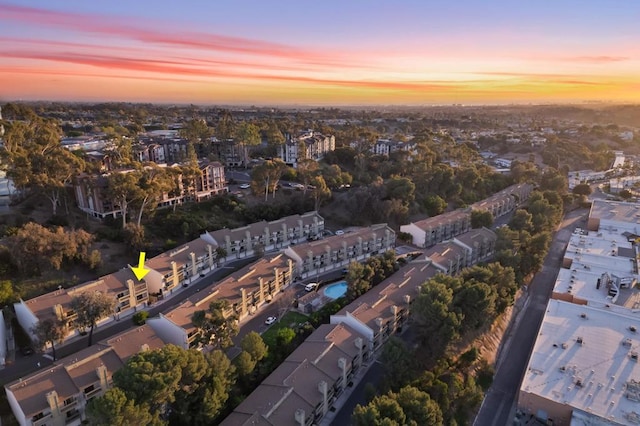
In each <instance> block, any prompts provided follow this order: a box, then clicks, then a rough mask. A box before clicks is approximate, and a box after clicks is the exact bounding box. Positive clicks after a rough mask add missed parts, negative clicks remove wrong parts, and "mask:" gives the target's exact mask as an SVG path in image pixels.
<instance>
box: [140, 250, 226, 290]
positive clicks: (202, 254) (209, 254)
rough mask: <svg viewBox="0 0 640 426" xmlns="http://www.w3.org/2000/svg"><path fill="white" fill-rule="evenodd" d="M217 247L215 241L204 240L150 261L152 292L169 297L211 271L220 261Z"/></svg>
mask: <svg viewBox="0 0 640 426" xmlns="http://www.w3.org/2000/svg"><path fill="white" fill-rule="evenodd" d="M216 248H217V245H216V244H215V243H214V242H208V241H207V240H205V239H204V238H202V237H200V238H196V239H195V240H193V241H190V242H188V243H187V244H183V245H181V246H179V247H176V248H175V249H173V250H170V251H167V252H164V253H162V254H160V255H158V256H155V257H152V258H151V259H149V260H147V261H146V263H145V266H146V267H147V268H149V269H150V271H149V272H148V273H147V275H146V276H145V281H147V282H148V283H149V284H148V285H149V291H150V292H151V293H153V294H159V295H165V294H167V293H171V292H172V291H173V290H174V289H175V288H177V287H179V286H180V285H183V284H188V283H190V282H191V280H192V279H193V278H195V277H198V276H199V275H200V274H204V273H207V272H209V271H211V270H212V269H213V268H214V267H215V265H216V264H217V261H218V259H217V253H216Z"/></svg>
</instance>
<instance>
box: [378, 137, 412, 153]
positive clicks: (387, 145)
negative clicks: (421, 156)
mask: <svg viewBox="0 0 640 426" xmlns="http://www.w3.org/2000/svg"><path fill="white" fill-rule="evenodd" d="M416 146H417V144H416V143H415V142H411V141H409V142H403V141H394V140H390V139H378V140H377V141H376V143H375V144H374V145H373V147H372V148H371V151H372V152H373V153H374V154H376V155H385V156H387V157H388V156H389V154H392V153H394V152H397V151H406V152H408V153H409V155H413V154H415V153H416Z"/></svg>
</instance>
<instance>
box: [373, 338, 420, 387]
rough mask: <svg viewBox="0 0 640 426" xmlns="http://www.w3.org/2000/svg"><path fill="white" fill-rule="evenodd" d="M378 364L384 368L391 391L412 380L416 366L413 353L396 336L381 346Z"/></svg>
mask: <svg viewBox="0 0 640 426" xmlns="http://www.w3.org/2000/svg"><path fill="white" fill-rule="evenodd" d="M380 362H381V363H382V365H383V366H384V370H385V379H386V383H387V384H388V386H389V388H391V390H397V389H400V388H401V387H403V386H405V385H406V384H408V383H410V382H411V381H412V380H413V378H414V377H413V375H414V373H415V369H416V368H417V366H416V365H415V361H414V358H413V353H412V352H411V351H410V350H409V348H408V347H407V345H406V343H405V342H404V341H403V340H402V339H400V338H399V337H397V336H391V337H390V338H389V340H388V341H387V342H386V343H385V344H384V346H382V353H381V354H380Z"/></svg>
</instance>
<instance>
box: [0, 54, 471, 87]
mask: <svg viewBox="0 0 640 426" xmlns="http://www.w3.org/2000/svg"><path fill="white" fill-rule="evenodd" d="M0 56H2V57H5V58H16V59H27V60H40V61H53V62H61V63H68V64H76V65H85V66H91V67H97V68H102V69H109V70H115V71H124V72H134V73H139V72H144V73H152V74H162V75H174V76H184V77H203V78H228V79H245V80H250V81H251V80H252V81H263V82H264V81H272V82H289V83H306V84H316V85H322V86H340V87H351V88H366V89H375V90H386V91H391V90H393V91H430V90H442V89H450V88H455V87H458V86H459V83H452V82H437V81H433V82H431V81H406V82H397V81H376V80H352V79H331V78H314V77H305V76H286V75H274V74H267V73H257V72H255V71H249V72H246V71H240V70H236V69H227V68H215V69H214V68H210V67H206V68H204V67H197V66H189V65H191V64H190V63H189V62H188V60H187V61H179V60H176V61H172V60H158V59H133V58H126V57H118V56H107V55H86V54H77V53H52V52H25V51H13V50H5V51H0ZM127 78H128V77H127ZM141 78H144V77H141ZM151 78H153V79H155V77H151Z"/></svg>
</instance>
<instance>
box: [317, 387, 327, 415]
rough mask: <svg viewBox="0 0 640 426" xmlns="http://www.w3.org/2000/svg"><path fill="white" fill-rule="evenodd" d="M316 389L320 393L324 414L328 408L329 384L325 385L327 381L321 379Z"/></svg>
mask: <svg viewBox="0 0 640 426" xmlns="http://www.w3.org/2000/svg"><path fill="white" fill-rule="evenodd" d="M318 390H319V391H320V393H322V416H325V415H326V414H327V411H328V408H329V407H328V405H329V395H328V390H329V386H328V385H327V382H325V381H324V380H321V381H320V383H318Z"/></svg>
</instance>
